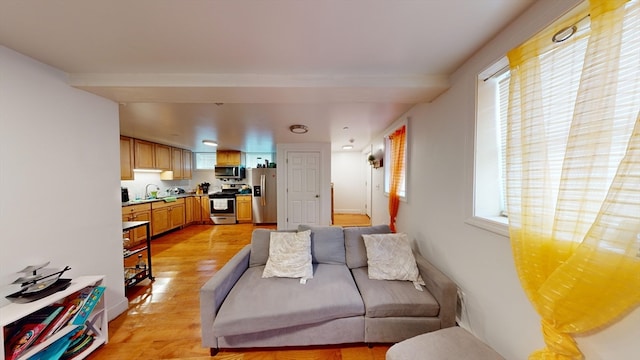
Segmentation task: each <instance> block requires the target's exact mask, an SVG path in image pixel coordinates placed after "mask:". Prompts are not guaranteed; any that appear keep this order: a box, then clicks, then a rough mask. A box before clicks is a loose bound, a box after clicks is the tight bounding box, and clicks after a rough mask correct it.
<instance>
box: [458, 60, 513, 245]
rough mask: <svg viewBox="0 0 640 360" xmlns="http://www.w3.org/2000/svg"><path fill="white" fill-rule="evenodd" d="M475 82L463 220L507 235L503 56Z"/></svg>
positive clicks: (506, 72) (505, 70)
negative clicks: (469, 213) (468, 212)
mask: <svg viewBox="0 0 640 360" xmlns="http://www.w3.org/2000/svg"><path fill="white" fill-rule="evenodd" d="M477 84H478V85H477V111H478V112H477V115H476V142H475V146H476V151H475V172H474V208H473V215H474V216H473V217H472V218H471V219H469V220H468V221H467V222H468V223H471V224H473V225H479V226H481V227H483V228H486V229H488V230H491V231H494V232H497V233H499V234H502V235H508V230H507V227H506V224H507V218H506V196H505V194H506V192H505V183H504V181H503V180H504V175H505V154H506V126H507V121H506V120H507V110H508V99H509V63H508V60H507V58H506V57H505V58H503V59H501V60H500V61H498V62H496V63H495V64H494V65H493V66H491V67H489V68H488V69H487V70H486V71H484V72H482V73H481V74H480V75H479V76H478V82H477Z"/></svg>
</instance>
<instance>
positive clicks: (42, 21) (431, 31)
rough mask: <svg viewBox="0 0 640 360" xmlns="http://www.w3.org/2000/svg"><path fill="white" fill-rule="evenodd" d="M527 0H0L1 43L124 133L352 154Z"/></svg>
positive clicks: (423, 97)
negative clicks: (86, 96) (304, 144)
mask: <svg viewBox="0 0 640 360" xmlns="http://www.w3.org/2000/svg"><path fill="white" fill-rule="evenodd" d="M533 2H534V0H422V1H420V0H349V1H347V0H322V1H320V0H315V1H312V0H262V1H258V0H255V1H252V0H225V1H222V0H198V1H196V0H183V1H177V0H173V1H171V0H137V1H130V0H109V1H101V2H95V1H86V0H64V1H47V0H21V1H8V0H0V44H2V45H4V46H7V47H9V48H11V49H14V50H16V51H18V52H20V53H23V54H25V55H27V56H30V57H32V58H35V59H37V60H39V61H41V62H43V63H46V64H49V65H51V66H53V67H56V68H58V69H60V70H62V71H64V72H66V73H68V74H69V83H70V84H71V85H72V86H75V87H78V88H81V89H84V90H87V91H89V92H92V93H95V94H98V95H100V96H104V97H106V98H109V99H112V100H114V101H116V102H118V103H120V130H121V133H122V134H123V135H129V136H133V137H138V138H142V139H147V140H152V141H157V142H162V143H166V144H170V145H174V146H180V147H185V148H189V149H192V150H194V151H211V148H209V147H206V146H203V145H202V144H201V141H202V140H203V139H213V140H217V141H218V142H219V143H220V148H224V149H237V150H243V151H251V152H261V151H272V150H275V144H276V143H289V142H301V141H323V142H331V143H332V150H334V151H338V150H340V149H341V146H342V145H345V144H348V143H349V140H350V139H354V142H353V144H354V145H355V150H356V151H358V150H361V149H362V148H363V147H364V146H366V145H367V144H368V143H369V141H370V139H371V137H372V136H374V135H376V134H378V133H380V132H381V131H383V130H384V129H385V128H386V127H388V126H389V125H390V124H391V123H392V122H393V121H395V120H396V119H398V118H399V117H401V116H402V114H403V113H405V112H406V111H407V110H408V109H410V108H411V107H412V106H413V105H414V104H416V103H420V102H428V101H430V100H432V99H434V98H435V97H436V96H438V95H439V94H441V93H442V92H443V91H445V90H446V89H447V87H448V76H449V75H450V74H451V73H452V72H453V71H454V70H455V69H456V68H457V67H459V66H460V65H461V64H462V63H463V62H464V61H465V60H466V59H467V58H468V57H469V56H471V55H472V54H473V53H474V52H475V51H476V50H477V49H478V48H479V47H480V46H482V45H483V44H484V43H485V42H487V41H488V40H490V39H491V38H492V37H493V36H494V35H495V34H496V33H497V32H498V31H499V30H500V29H501V28H503V27H504V26H506V25H507V24H508V23H509V22H510V21H511V20H513V19H514V18H515V17H516V16H517V15H518V14H520V13H521V12H523V11H524V10H525V9H526V8H527V7H528V6H529V5H531V3H533ZM216 103H224V104H223V105H216ZM292 124H304V125H307V126H308V127H309V129H310V131H309V133H307V134H304V135H294V134H291V133H289V131H288V127H289V126H290V125H292ZM345 128H346V129H345Z"/></svg>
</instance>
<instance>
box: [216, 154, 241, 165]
mask: <svg viewBox="0 0 640 360" xmlns="http://www.w3.org/2000/svg"><path fill="white" fill-rule="evenodd" d="M242 155H243V154H242V152H240V151H235V150H218V151H217V152H216V165H223V166H239V165H242V164H243V163H244V161H243V160H244V159H243V158H242Z"/></svg>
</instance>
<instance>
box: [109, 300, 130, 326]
mask: <svg viewBox="0 0 640 360" xmlns="http://www.w3.org/2000/svg"><path fill="white" fill-rule="evenodd" d="M127 310H129V299H127V298H126V297H125V296H123V297H122V298H120V300H119V301H118V303H117V304H115V305H114V306H110V307H108V308H107V319H108V321H111V320H113V319H115V318H117V317H118V315H120V314H122V313H124V312H125V311H127Z"/></svg>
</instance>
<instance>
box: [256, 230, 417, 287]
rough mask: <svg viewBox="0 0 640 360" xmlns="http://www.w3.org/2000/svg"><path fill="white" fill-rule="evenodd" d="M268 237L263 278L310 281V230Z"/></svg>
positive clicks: (311, 270)
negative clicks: (266, 258)
mask: <svg viewBox="0 0 640 360" xmlns="http://www.w3.org/2000/svg"><path fill="white" fill-rule="evenodd" d="M270 237H271V240H270V241H269V259H268V260H267V265H266V266H265V267H264V272H263V273H262V277H263V278H270V277H290V278H303V279H311V278H312V277H313V265H312V264H311V231H310V230H307V231H299V232H297V233H284V232H277V231H274V232H272V233H271V236H270ZM412 256H413V255H412Z"/></svg>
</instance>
